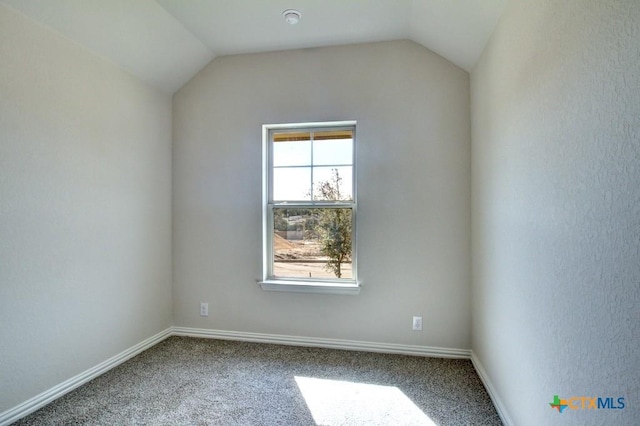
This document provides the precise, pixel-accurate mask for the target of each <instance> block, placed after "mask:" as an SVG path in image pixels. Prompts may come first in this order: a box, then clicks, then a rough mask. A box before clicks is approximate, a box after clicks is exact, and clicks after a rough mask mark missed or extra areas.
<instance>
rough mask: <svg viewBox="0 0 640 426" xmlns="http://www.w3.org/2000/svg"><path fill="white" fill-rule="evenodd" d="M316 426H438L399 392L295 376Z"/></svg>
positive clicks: (366, 385) (379, 386)
mask: <svg viewBox="0 0 640 426" xmlns="http://www.w3.org/2000/svg"><path fill="white" fill-rule="evenodd" d="M295 380H296V383H297V384H298V388H299V389H300V392H301V393H302V396H303V397H304V399H305V401H306V403H307V407H309V411H311V415H312V416H313V420H314V421H315V422H316V424H318V425H350V424H354V425H356V424H366V425H387V424H388V425H420V426H437V425H436V424H435V423H434V422H433V421H432V420H431V419H430V418H429V417H428V416H427V415H426V414H424V413H423V412H422V410H420V408H418V407H417V406H416V405H415V404H414V403H413V402H412V401H411V400H410V399H409V398H408V397H407V396H406V395H405V394H404V393H402V391H401V390H400V389H398V388H397V387H395V386H381V385H371V384H367V383H353V382H346V381H340V380H327V379H316V378H313V377H299V376H295Z"/></svg>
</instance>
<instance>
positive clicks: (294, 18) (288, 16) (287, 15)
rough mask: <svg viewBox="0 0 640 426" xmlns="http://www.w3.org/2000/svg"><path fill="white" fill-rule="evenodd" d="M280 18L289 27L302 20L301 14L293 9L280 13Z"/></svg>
mask: <svg viewBox="0 0 640 426" xmlns="http://www.w3.org/2000/svg"><path fill="white" fill-rule="evenodd" d="M282 16H283V17H284V20H285V21H286V22H287V24H289V25H295V24H297V23H298V21H300V18H302V14H301V13H300V12H298V11H297V10H295V9H287V10H285V11H284V12H282Z"/></svg>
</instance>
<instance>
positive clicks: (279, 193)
mask: <svg viewBox="0 0 640 426" xmlns="http://www.w3.org/2000/svg"><path fill="white" fill-rule="evenodd" d="M273 200H274V201H287V200H292V201H298V200H311V167H292V168H287V167H283V168H278V169H273Z"/></svg>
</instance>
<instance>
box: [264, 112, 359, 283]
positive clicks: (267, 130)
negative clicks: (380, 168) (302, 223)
mask: <svg viewBox="0 0 640 426" xmlns="http://www.w3.org/2000/svg"><path fill="white" fill-rule="evenodd" d="M346 128H348V129H350V130H352V131H353V148H352V149H353V157H352V162H351V167H352V194H353V201H352V202H351V201H349V202H339V201H323V200H316V201H314V200H311V201H310V202H305V201H301V202H278V203H273V202H272V201H271V199H272V194H271V191H272V190H273V185H272V179H273V173H271V171H272V170H273V155H272V141H271V134H272V133H273V132H274V131H291V132H292V133H293V132H295V131H300V130H303V131H310V132H314V131H327V130H333V129H335V130H340V129H346ZM356 145H357V144H356V121H330V122H311V123H290V124H265V125H263V126H262V280H260V281H259V282H258V283H259V284H260V286H261V288H262V289H263V290H265V291H285V292H296V293H322V294H347V295H356V294H359V293H360V283H359V282H358V275H357V257H358V255H357V243H356V239H357V224H356V217H357V215H356V211H357V185H356V181H357V180H356V169H357V167H356V158H357V157H356ZM279 203H282V204H281V206H287V207H291V208H295V207H301V206H303V207H308V206H309V205H310V204H311V205H314V206H318V207H322V206H325V207H327V208H331V207H335V208H350V209H351V210H352V217H353V219H352V237H351V241H352V256H351V265H352V266H351V268H352V279H343V278H340V279H337V278H336V279H331V278H310V279H305V278H295V277H291V278H288V277H273V276H272V267H273V262H272V260H273V237H272V236H271V234H270V232H269V229H270V226H269V225H270V224H272V223H273V217H272V215H273V208H272V207H270V204H273V205H274V206H277V205H278V204H279Z"/></svg>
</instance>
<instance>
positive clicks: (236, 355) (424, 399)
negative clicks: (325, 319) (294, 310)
mask: <svg viewBox="0 0 640 426" xmlns="http://www.w3.org/2000/svg"><path fill="white" fill-rule="evenodd" d="M15 424H16V425H70V424H88V425H134V424H140V425H394V426H395V425H428V426H432V425H438V426H445V425H483V426H485V425H486V426H490V425H501V424H502V423H501V422H500V419H499V417H498V414H497V412H496V410H495V408H494V406H493V405H492V403H491V400H490V399H489V395H488V394H487V392H486V391H485V389H484V387H483V385H482V383H481V381H480V378H479V377H478V375H477V374H476V372H475V370H474V369H473V366H472V364H471V362H470V361H469V360H460V359H440V358H426V357H415V356H404V355H389V354H377V353H367V352H357V351H344V350H333V349H318V348H305V347H294V346H281V345H271V344H261V343H246V342H232V341H224V340H212V339H195V338H187V337H170V338H169V339H167V340H165V341H163V342H161V343H159V344H158V345H156V346H154V347H153V348H151V349H149V350H147V351H145V352H143V353H141V354H140V355H138V356H136V357H134V358H132V359H131V360H129V361H127V362H125V363H123V364H121V365H119V366H118V367H116V368H114V369H112V370H111V371H109V372H107V373H105V374H103V375H102V376H100V377H97V378H96V379H94V380H92V381H91V382H89V383H87V384H85V385H83V386H81V387H79V388H78V389H76V390H74V391H72V392H70V393H68V394H67V395H65V396H63V397H61V398H59V399H58V400H56V401H54V402H52V403H51V404H49V405H47V406H45V407H43V408H41V409H40V410H38V411H36V412H34V413H32V414H31V415H29V416H27V417H25V418H23V419H21V420H19V421H18V422H16V423H15Z"/></svg>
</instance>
